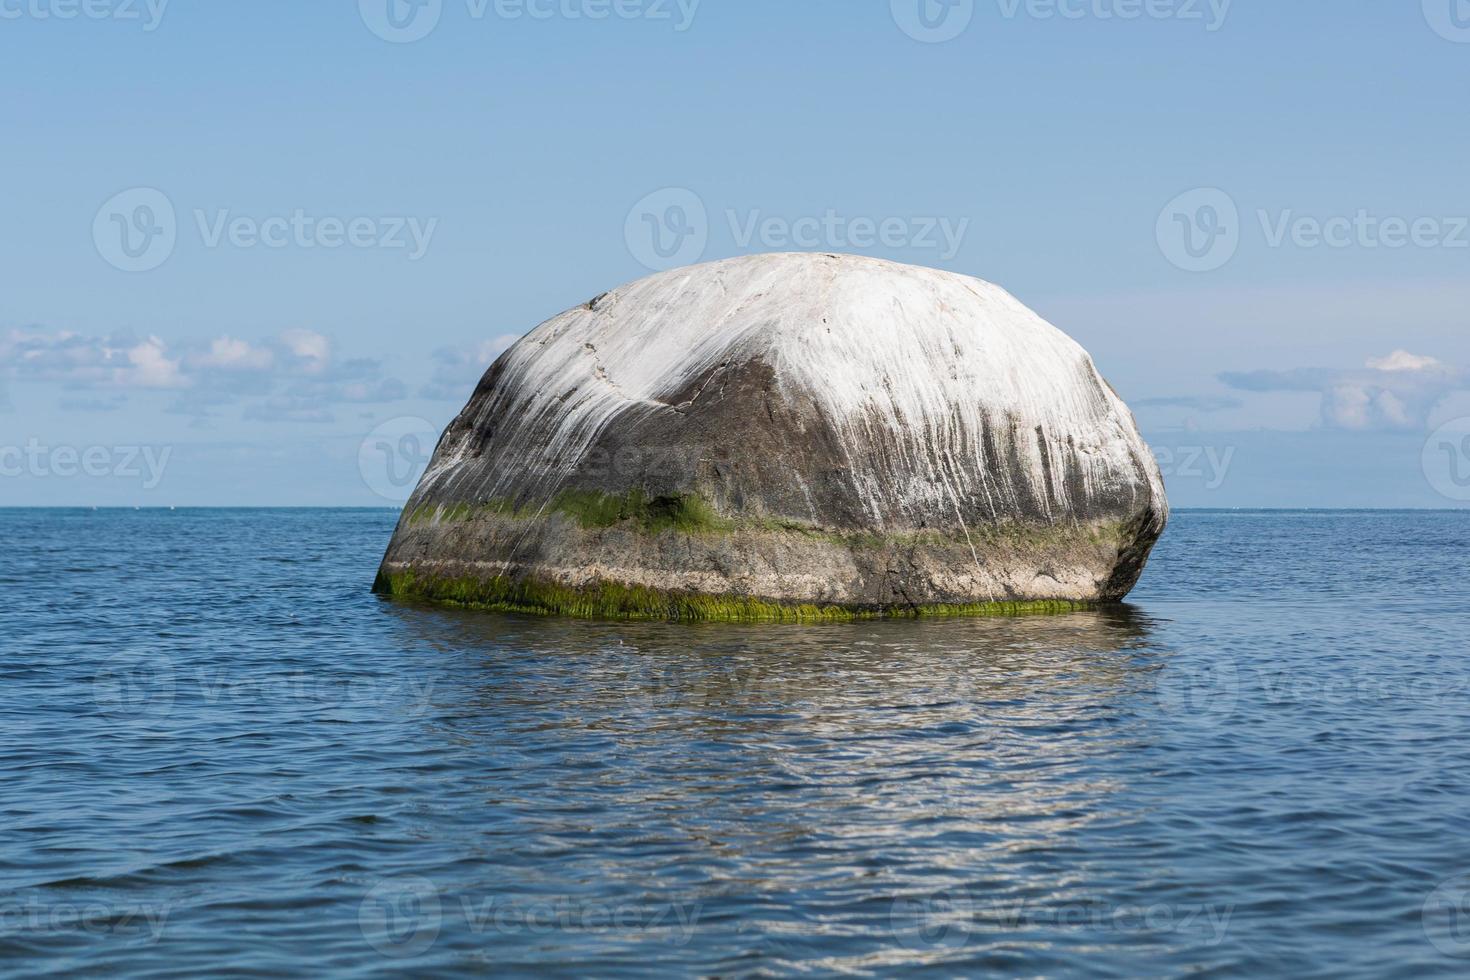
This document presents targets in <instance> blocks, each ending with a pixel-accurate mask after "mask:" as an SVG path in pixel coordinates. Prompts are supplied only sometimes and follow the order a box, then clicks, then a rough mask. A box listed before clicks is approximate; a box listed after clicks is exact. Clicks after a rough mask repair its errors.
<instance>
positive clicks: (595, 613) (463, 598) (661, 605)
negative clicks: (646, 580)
mask: <svg viewBox="0 0 1470 980" xmlns="http://www.w3.org/2000/svg"><path fill="white" fill-rule="evenodd" d="M373 591H374V592H376V593H378V594H380V595H385V596H393V597H396V598H403V599H419V600H426V601H430V602H436V603H440V604H444V605H451V606H458V607H461V608H466V609H480V610H486V611H492V612H509V613H526V614H530V615H539V616H573V617H577V618H581V619H621V620H651V621H675V622H727V623H821V622H829V623H842V622H855V621H858V620H871V619H926V618H959V617H1002V616H1035V615H1057V614H1061V613H1070V612H1081V611H1086V610H1090V609H1095V608H1097V604H1096V603H1090V602H1072V601H1066V600H1042V601H1033V602H982V603H965V604H942V603H940V604H928V605H918V606H914V605H892V606H878V607H865V606H857V607H854V606H842V605H813V604H794V603H780V602H772V601H769V600H764V599H757V598H753V597H749V596H734V595H700V594H694V593H684V592H666V591H662V590H658V589H650V588H646V587H643V586H634V585H625V584H622V583H618V582H607V581H604V582H599V583H596V584H594V585H590V586H585V587H573V586H567V585H560V584H557V583H552V582H545V581H541V580H537V579H533V578H522V579H515V578H512V577H510V576H505V575H497V576H491V577H488V578H478V577H474V576H465V577H454V576H434V575H425V574H422V573H418V572H414V571H412V570H408V571H402V572H389V571H386V570H383V571H379V573H378V577H377V581H376V582H374V583H373Z"/></svg>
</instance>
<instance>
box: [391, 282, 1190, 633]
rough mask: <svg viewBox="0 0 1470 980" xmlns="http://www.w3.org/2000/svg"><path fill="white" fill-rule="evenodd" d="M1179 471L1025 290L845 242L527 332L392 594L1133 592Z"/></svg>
mask: <svg viewBox="0 0 1470 980" xmlns="http://www.w3.org/2000/svg"><path fill="white" fill-rule="evenodd" d="M1167 518H1168V503H1167V501H1166V499H1165V496H1164V486H1163V481H1162V479H1161V477H1160V474H1159V469H1158V466H1157V464H1156V463H1155V462H1154V459H1153V456H1152V455H1151V454H1150V452H1149V450H1148V447H1147V446H1146V445H1145V444H1144V441H1143V438H1142V437H1141V436H1140V435H1139V432H1138V429H1137V427H1136V425H1135V424H1134V421H1133V417H1132V415H1131V414H1130V413H1129V411H1128V409H1127V407H1126V406H1125V405H1124V404H1123V402H1122V401H1121V400H1120V399H1119V398H1118V396H1117V395H1116V394H1115V393H1114V392H1113V390H1112V388H1110V387H1109V386H1108V384H1107V382H1106V381H1104V380H1103V379H1102V377H1101V376H1100V375H1099V374H1098V372H1097V368H1096V367H1094V366H1093V363H1092V359H1091V358H1090V357H1089V356H1088V354H1087V352H1086V351H1084V350H1083V349H1082V348H1081V347H1079V346H1078V345H1077V344H1076V343H1075V342H1073V341H1072V340H1071V339H1070V338H1068V337H1067V336H1065V335H1064V334H1063V333H1061V331H1059V330H1057V329H1056V328H1055V327H1053V326H1051V325H1050V324H1048V323H1046V321H1044V320H1042V319H1041V318H1040V317H1039V316H1037V315H1036V314H1035V313H1033V312H1031V311H1030V310H1028V309H1027V308H1026V307H1024V306H1022V305H1021V304H1020V303H1019V302H1017V301H1016V300H1015V299H1014V298H1012V297H1011V296H1010V295H1009V294H1008V293H1006V292H1005V291H1004V290H1002V289H1000V288H998V287H996V286H993V285H991V284H989V283H986V282H982V281H980V280H978V279H972V278H969V277H967V276H961V275H955V274H953V273H949V272H940V271H936V270H933V269H924V268H917V267H914V266H906V265H899V264H896V263H892V262H884V261H879V260H876V259H870V258H860V257H856V256H848V255H815V254H784V255H757V256H750V257H744V258H737V259H730V260H728V261H723V262H715V263H711V264H708V265H701V266H695V267H692V268H687V269H677V270H674V271H672V272H665V273H661V274H659V275H655V276H652V277H650V278H647V279H643V280H641V281H639V282H635V283H632V284H631V285H627V286H624V287H622V288H620V289H616V290H613V291H612V292H610V293H607V294H605V295H602V296H599V297H597V298H596V299H594V300H592V301H591V302H589V303H586V304H585V305H583V306H579V307H577V308H576V309H573V310H568V311H567V312H566V313H563V314H561V315H560V316H558V317H555V318H553V319H551V320H549V321H547V322H546V323H543V324H542V325H541V326H539V327H537V328H536V329H535V330H533V331H531V332H530V333H529V334H527V335H526V336H525V337H523V338H522V339H521V340H520V341H519V342H518V343H517V344H516V345H515V346H513V347H512V348H510V350H508V351H506V352H505V354H504V355H502V356H501V357H500V359H499V360H498V361H496V362H495V364H494V365H492V366H491V368H490V369H489V371H487V372H486V374H485V377H484V378H483V380H481V382H480V385H479V387H478V388H477V389H476V390H475V393H474V396H473V397H472V398H471V399H470V402H469V404H468V405H467V406H465V409H464V411H463V412H461V413H460V415H459V417H458V418H457V419H455V420H454V422H453V423H452V424H450V426H449V428H448V429H447V430H446V431H445V433H444V436H443V438H442V439H441V440H440V441H439V446H438V448H437V449H436V450H435V452H434V457H433V460H432V461H431V462H430V464H429V468H428V470H427V472H425V474H424V476H423V479H422V480H421V481H420V483H419V485H418V488H417V489H416V490H415V491H414V494H413V496H412V497H411V498H410V499H409V501H408V505H407V507H406V508H405V509H404V512H403V516H402V517H401V518H400V520H399V522H398V527H397V529H396V530H395V532H394V534H393V540H392V542H391V543H390V544H389V546H388V553H387V555H386V556H385V557H384V559H383V565H382V569H381V571H380V572H379V575H378V581H377V585H376V588H377V590H378V591H379V592H384V593H390V594H394V595H407V596H417V597H422V598H431V599H439V600H446V601H451V602H461V603H465V604H471V605H477V606H484V607H489V608H496V609H504V610H523V611H529V612H552V613H570V614H576V615H590V616H620V617H637V618H672V619H805V618H814V619H815V618H851V617H854V616H868V615H924V614H931V613H935V614H983V613H987V612H1020V611H1028V610H1032V609H1035V610H1038V611H1040V610H1047V609H1062V608H1069V607H1071V606H1073V605H1082V604H1089V603H1093V602H1106V601H1111V600H1117V599H1121V598H1122V597H1123V596H1124V595H1126V594H1127V593H1128V591H1129V590H1130V589H1131V588H1132V587H1133V585H1134V583H1136V582H1137V580H1138V576H1139V575H1140V573H1141V572H1142V571H1143V566H1144V562H1145V561H1146V560H1147V558H1148V554H1149V551H1150V550H1151V549H1152V547H1153V545H1154V542H1155V541H1156V540H1157V539H1158V537H1159V535H1160V534H1161V533H1162V532H1163V529H1164V524H1165V521H1166V520H1167Z"/></svg>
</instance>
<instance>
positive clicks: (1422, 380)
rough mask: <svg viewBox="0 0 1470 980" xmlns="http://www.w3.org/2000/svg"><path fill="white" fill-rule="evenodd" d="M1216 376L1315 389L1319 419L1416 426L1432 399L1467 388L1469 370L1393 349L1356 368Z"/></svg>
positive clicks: (1237, 383)
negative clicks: (1319, 404)
mask: <svg viewBox="0 0 1470 980" xmlns="http://www.w3.org/2000/svg"><path fill="white" fill-rule="evenodd" d="M1220 380H1222V381H1224V382H1225V383H1226V384H1228V385H1230V386H1231V387H1232V388H1236V389H1239V390H1241V391H1255V392H1276V391H1298V392H1318V393H1320V394H1321V396H1322V423H1323V425H1325V426H1326V427H1328V428H1332V429H1345V430H1350V431H1382V430H1390V431H1391V430H1405V429H1420V428H1423V427H1425V426H1426V425H1427V424H1428V421H1429V416H1430V413H1432V412H1433V411H1434V408H1435V406H1436V405H1438V404H1439V403H1440V402H1441V401H1443V400H1444V399H1446V398H1448V397H1449V396H1451V395H1453V394H1455V393H1456V392H1459V391H1464V390H1466V389H1467V388H1470V376H1467V374H1466V372H1464V371H1460V370H1457V369H1455V368H1452V367H1450V366H1449V365H1447V364H1444V363H1443V362H1441V361H1439V360H1438V359H1436V358H1433V357H1426V356H1423V355H1419V354H1411V353H1409V352H1408V351H1405V350H1396V351H1394V352H1393V353H1391V354H1388V355H1386V356H1384V357H1375V358H1370V359H1369V360H1368V362H1367V364H1366V365H1365V367H1364V368H1363V369H1361V370H1355V371H1341V370H1332V369H1329V368H1296V369H1293V370H1286V371H1280V370H1264V371H1236V372H1228V373H1225V374H1222V375H1220Z"/></svg>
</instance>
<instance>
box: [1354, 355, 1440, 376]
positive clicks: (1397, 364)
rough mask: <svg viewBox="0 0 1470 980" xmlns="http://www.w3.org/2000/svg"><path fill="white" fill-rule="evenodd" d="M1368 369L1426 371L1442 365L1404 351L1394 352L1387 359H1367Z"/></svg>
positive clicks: (1429, 358)
mask: <svg viewBox="0 0 1470 980" xmlns="http://www.w3.org/2000/svg"><path fill="white" fill-rule="evenodd" d="M1368 367H1369V368H1371V369H1372V370H1374V371H1427V370H1429V369H1430V368H1438V367H1444V365H1443V364H1440V363H1439V361H1436V360H1435V359H1434V358H1432V357H1420V356H1419V355H1417V354H1410V353H1409V352H1408V351H1406V350H1396V351H1394V352H1393V353H1392V354H1390V355H1388V356H1387V357H1370V358H1368Z"/></svg>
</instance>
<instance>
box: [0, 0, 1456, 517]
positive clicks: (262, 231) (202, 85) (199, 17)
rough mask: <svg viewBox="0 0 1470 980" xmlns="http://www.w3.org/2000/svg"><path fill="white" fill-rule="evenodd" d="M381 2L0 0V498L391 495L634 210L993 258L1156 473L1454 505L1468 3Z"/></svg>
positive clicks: (948, 256) (1192, 499) (751, 244)
mask: <svg viewBox="0 0 1470 980" xmlns="http://www.w3.org/2000/svg"><path fill="white" fill-rule="evenodd" d="M387 2H388V0H361V2H360V3H359V2H358V0H330V2H327V0H324V2H320V3H311V4H303V3H286V2H271V0H264V2H257V3H252V4H230V5H226V4H205V3H202V2H199V0H193V2H188V0H171V2H168V3H162V2H161V0H152V5H151V6H150V4H149V3H148V2H146V0H85V2H84V0H0V73H3V75H4V78H5V81H6V83H7V86H6V90H7V92H8V93H9V95H8V97H7V98H6V99H5V100H3V101H0V134H3V139H4V153H3V154H0V176H3V178H4V179H3V185H0V186H3V188H4V191H3V192H0V229H3V233H0V270H3V271H0V277H3V279H0V284H3V289H0V505H5V504H48V503H57V504H99V505H109V504H116V505H129V506H131V505H144V506H148V505H164V506H168V505H195V504H221V505H227V504H267V505H271V504H385V505H386V504H391V503H393V502H394V497H395V496H401V495H402V493H404V492H406V487H404V484H405V483H406V482H407V483H411V479H409V478H408V477H407V476H406V475H405V474H406V473H407V470H408V468H409V467H410V464H411V463H412V461H413V460H414V459H415V458H416V457H417V456H418V455H420V454H421V451H422V448H421V447H422V446H423V444H424V443H425V442H428V441H430V440H431V439H432V437H433V432H434V430H435V429H436V428H438V427H440V426H442V425H443V424H444V423H445V422H447V421H448V420H449V419H450V418H451V417H452V416H453V415H454V414H455V412H457V411H458V409H459V408H460V406H461V405H462V404H463V401H464V399H465V398H466V397H467V396H468V394H469V392H470V390H471V389H472V387H473V385H474V381H475V380H476V378H477V377H478V375H479V373H480V372H481V371H482V370H483V366H484V363H485V361H486V360H487V359H488V358H490V357H493V355H494V353H495V352H496V351H497V350H498V349H500V347H502V346H503V345H504V344H505V343H507V342H508V340H509V339H510V338H513V337H515V336H517V335H519V334H521V333H523V332H525V331H526V330H528V329H530V328H531V327H533V326H534V325H535V324H537V323H538V322H540V321H541V320H543V319H545V318H546V317H548V316H550V315H552V314H554V313H556V312H559V311H560V310H562V309H564V308H566V307H568V306H571V305H574V304H576V303H578V302H582V301H584V300H585V299H587V298H588V297H590V296H592V295H595V294H596V293H599V292H602V291H604V290H606V289H608V288H610V287H612V286H615V285H617V284H619V283H622V282H626V281H628V280H631V279H634V278H637V277H639V276H640V275H643V274H646V273H647V272H648V271H650V266H656V265H658V264H659V263H660V262H662V261H665V259H664V258H663V257H661V256H660V255H659V254H658V252H657V251H656V250H654V249H652V248H651V239H650V238H649V237H648V235H649V234H650V232H649V231H648V229H649V228H652V227H659V228H662V229H663V232H664V234H665V239H664V240H665V243H666V244H670V247H671V249H672V247H673V246H675V245H679V244H682V245H683V246H684V249H683V251H682V252H679V253H678V254H677V257H678V258H679V259H680V260H682V259H685V258H688V259H714V258H720V257H723V256H727V255H734V254H740V253H744V252H754V251H768V250H784V249H788V248H803V247H812V248H817V249H820V250H823V251H854V252H862V253H865V254H872V255H878V256H883V257H887V258H893V259H897V260H900V261H908V262H915V263H919V264H923V265H932V266H938V267H941V268H948V269H953V270H955V271H959V272H964V273H968V274H972V275H977V276H980V277H982V278H985V279H989V280H991V281H993V282H997V283H999V284H1001V285H1003V286H1005V287H1006V288H1007V289H1009V290H1010V291H1011V292H1013V293H1014V294H1016V295H1017V296H1018V297H1019V298H1020V299H1022V300H1023V301H1024V302H1026V303H1027V304H1029V305H1031V306H1032V307H1034V308H1035V309H1037V310H1038V311H1039V312H1041V313H1042V314H1043V315H1044V316H1046V317H1047V318H1049V319H1050V320H1052V321H1053V322H1054V323H1056V324H1057V325H1058V326H1059V327H1061V328H1062V329H1064V330H1066V331H1067V332H1068V333H1070V334H1071V335H1072V336H1074V337H1076V338H1077V339H1078V340H1079V341H1080V342H1081V343H1083V344H1084V345H1085V346H1086V347H1087V348H1088V349H1089V350H1090V351H1091V352H1092V353H1093V355H1094V357H1095V358H1096V360H1097V362H1098V364H1099V366H1100V367H1101V368H1102V370H1103V372H1104V373H1105V374H1106V375H1107V376H1108V377H1109V379H1110V380H1111V381H1112V382H1113V384H1114V385H1115V387H1117V388H1118V390H1119V392H1120V393H1121V394H1122V395H1123V396H1124V397H1125V398H1126V399H1127V400H1128V401H1129V402H1130V404H1132V405H1133V406H1134V408H1135V412H1136V414H1137V416H1138V418H1139V421H1140V424H1141V425H1142V427H1143V428H1144V431H1145V434H1146V435H1147V436H1148V438H1149V440H1150V442H1151V444H1153V445H1155V446H1156V447H1157V448H1158V449H1159V450H1160V453H1161V455H1162V456H1163V457H1165V458H1166V459H1165V460H1164V461H1165V470H1166V475H1167V476H1168V477H1169V484H1170V491H1171V495H1172V497H1173V498H1174V500H1175V501H1176V503H1178V504H1182V505H1186V506H1457V505H1461V504H1462V503H1464V502H1465V501H1463V500H1461V499H1460V498H1461V497H1464V498H1470V489H1467V487H1466V486H1462V485H1461V484H1462V482H1464V483H1466V484H1470V479H1467V478H1470V440H1465V439H1463V438H1462V435H1463V434H1464V433H1470V422H1467V421H1465V420H1466V418H1467V417H1470V393H1467V392H1470V380H1467V375H1466V369H1467V368H1470V329H1467V327H1470V323H1467V319H1470V313H1467V311H1470V230H1467V225H1470V217H1467V216H1470V197H1467V196H1466V187H1467V182H1466V179H1465V173H1466V172H1467V163H1470V152H1467V151H1470V125H1467V118H1466V117H1467V115H1470V105H1467V103H1466V100H1465V93H1466V91H1467V83H1470V3H1467V2H1465V0H1423V2H1422V3H1421V2H1420V0H1405V2H1403V3H1396V4H1384V3H1379V2H1370V0H1356V2H1353V0H1346V2H1345V0H1337V2H1325V0H1295V2H1291V3H1282V2H1276V0H1272V2H1267V0H1234V2H1231V3H1226V2H1224V0H1214V2H1213V3H1212V2H1211V0H1030V2H1024V0H953V5H952V6H951V7H946V6H944V5H943V4H941V3H940V2H939V0H924V3H925V5H926V9H925V13H926V16H925V17H924V18H920V16H919V15H920V11H919V9H918V4H919V2H920V0H892V2H890V0H865V2H855V0H699V2H697V3H696V2H694V0H683V2H682V3H680V2H678V0H485V2H481V0H438V2H437V3H436V2H435V0H424V5H423V6H421V7H414V6H410V5H409V4H408V3H407V2H406V0H393V3H394V4H395V9H394V11H392V13H393V14H394V16H393V18H392V19H390V18H389V13H390V11H389V10H388V8H387ZM600 15H601V16H600ZM395 25H397V26H395ZM925 25H928V26H925ZM418 35H422V36H418ZM951 35H952V36H951ZM414 37H416V39H411V40H410V39H409V38H414ZM675 205H678V206H679V207H680V208H681V209H682V210H679V211H672V210H670V209H671V208H672V207H673V206H675ZM645 214H646V215H648V218H647V219H645V217H644V215H645ZM647 220H652V221H653V222H654V224H653V225H651V226H650V225H648V224H647ZM674 230H684V231H687V232H690V233H691V234H689V235H686V236H685V237H682V238H679V237H674V236H673V231H674ZM124 232H126V234H127V236H128V237H127V239H126V240H125V239H124V237H123V234H124ZM1186 235H1187V236H1188V237H1187V238H1186ZM640 236H641V237H640ZM125 246H126V247H125ZM1436 430H1438V431H1436ZM1431 433H1436V434H1435V435H1433V436H1431ZM145 450H147V451H148V453H145ZM89 453H90V455H88V454H89ZM149 453H151V456H150V455H149ZM129 454H131V456H132V460H131V463H129V461H128V459H127V457H128V456H129ZM150 458H151V459H152V460H153V465H152V466H151V467H150V466H149V465H145V464H146V461H147V460H148V459H150ZM1187 460H1193V461H1194V462H1193V463H1189V462H1186V461H1187ZM1212 461H1213V462H1212ZM395 467H396V468H395ZM1171 470H1172V472H1170V471H1171Z"/></svg>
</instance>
